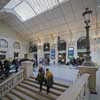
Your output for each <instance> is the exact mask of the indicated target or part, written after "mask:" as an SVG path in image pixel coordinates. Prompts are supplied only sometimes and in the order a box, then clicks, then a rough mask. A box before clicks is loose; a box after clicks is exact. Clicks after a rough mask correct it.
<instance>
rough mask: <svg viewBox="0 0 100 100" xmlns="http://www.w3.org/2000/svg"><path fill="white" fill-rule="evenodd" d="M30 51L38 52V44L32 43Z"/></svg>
mask: <svg viewBox="0 0 100 100" xmlns="http://www.w3.org/2000/svg"><path fill="white" fill-rule="evenodd" d="M29 52H37V45H36V44H31V45H30V47H29Z"/></svg>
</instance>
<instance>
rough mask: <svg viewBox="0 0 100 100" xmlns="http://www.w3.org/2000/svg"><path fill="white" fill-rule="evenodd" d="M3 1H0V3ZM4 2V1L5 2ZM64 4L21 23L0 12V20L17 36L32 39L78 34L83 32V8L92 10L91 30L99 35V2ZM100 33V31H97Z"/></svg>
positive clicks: (79, 0)
mask: <svg viewBox="0 0 100 100" xmlns="http://www.w3.org/2000/svg"><path fill="white" fill-rule="evenodd" d="M1 1H3V0H0V3H1ZM5 1H6V0H5ZM65 1H66V2H65V3H62V4H60V5H58V6H57V7H55V8H53V9H51V10H49V11H47V12H44V13H42V14H40V15H37V16H36V17H34V18H31V19H30V20H27V21H25V22H21V21H20V20H19V19H18V18H17V17H16V15H14V14H13V13H9V12H7V11H4V12H3V11H1V12H0V19H1V20H3V21H4V22H5V23H6V24H8V25H9V26H10V27H11V28H12V29H13V30H15V31H16V32H17V34H19V35H21V36H23V37H25V38H27V39H31V40H32V39H33V38H34V37H35V36H36V35H37V34H41V35H42V34H45V35H46V34H47V35H48V34H49V33H55V34H63V33H65V34H68V35H72V34H76V35H77V34H78V33H80V32H84V31H85V29H84V22H83V18H82V12H83V11H84V10H85V8H87V7H88V8H91V9H92V10H93V16H92V23H91V30H92V31H93V32H95V34H99V33H98V32H97V30H100V1H99V0H97V1H96V0H69V1H68V0H65ZM99 32H100V31H99Z"/></svg>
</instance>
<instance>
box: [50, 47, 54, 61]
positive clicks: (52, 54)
mask: <svg viewBox="0 0 100 100" xmlns="http://www.w3.org/2000/svg"><path fill="white" fill-rule="evenodd" d="M50 57H51V59H55V49H51V51H50Z"/></svg>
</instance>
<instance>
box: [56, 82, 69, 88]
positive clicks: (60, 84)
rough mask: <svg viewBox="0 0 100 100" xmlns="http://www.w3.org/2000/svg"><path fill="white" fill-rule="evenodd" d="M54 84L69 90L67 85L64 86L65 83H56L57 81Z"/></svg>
mask: <svg viewBox="0 0 100 100" xmlns="http://www.w3.org/2000/svg"><path fill="white" fill-rule="evenodd" d="M54 84H55V85H58V86H61V87H64V88H69V86H68V84H65V83H63V82H60V81H57V80H56V81H54Z"/></svg>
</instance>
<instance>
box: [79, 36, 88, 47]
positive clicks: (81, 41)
mask: <svg viewBox="0 0 100 100" xmlns="http://www.w3.org/2000/svg"><path fill="white" fill-rule="evenodd" d="M86 47H87V40H86V37H85V36H84V37H80V38H79V40H78V41H77V49H86Z"/></svg>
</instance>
